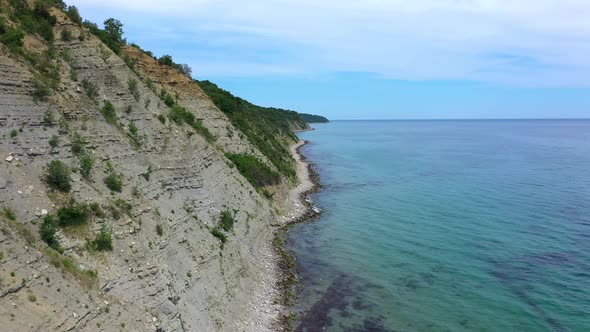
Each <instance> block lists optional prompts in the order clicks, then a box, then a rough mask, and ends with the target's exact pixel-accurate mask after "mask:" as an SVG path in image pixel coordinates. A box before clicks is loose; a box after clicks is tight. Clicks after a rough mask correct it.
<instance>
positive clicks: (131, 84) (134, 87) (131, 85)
mask: <svg viewBox="0 0 590 332" xmlns="http://www.w3.org/2000/svg"><path fill="white" fill-rule="evenodd" d="M127 84H128V85H129V91H131V94H132V95H133V98H135V100H136V101H139V87H138V86H137V80H135V79H133V78H129V80H128V81H127Z"/></svg>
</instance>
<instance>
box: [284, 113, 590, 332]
mask: <svg viewBox="0 0 590 332" xmlns="http://www.w3.org/2000/svg"><path fill="white" fill-rule="evenodd" d="M315 127H317V130H315V131H311V132H305V133H299V134H298V135H299V137H300V138H302V139H306V140H309V141H310V143H309V144H308V145H306V146H305V147H303V148H302V150H301V151H302V153H303V154H304V155H305V156H306V157H307V159H308V160H309V161H310V162H312V163H315V164H316V165H317V171H318V172H319V174H320V178H321V181H322V184H323V185H324V188H323V189H322V191H320V192H319V193H317V194H315V195H313V199H314V201H315V203H316V204H317V205H318V206H319V207H320V208H322V210H323V214H322V216H321V217H320V218H319V219H317V220H316V221H315V222H313V223H305V224H299V225H295V226H293V227H292V228H291V229H290V231H289V232H288V234H287V236H286V246H287V248H288V249H289V250H290V251H291V252H292V253H293V254H294V256H295V258H296V260H297V263H298V274H299V277H300V278H301V283H300V286H299V294H298V295H299V300H298V302H297V303H296V305H295V307H294V308H293V309H294V310H295V311H296V312H298V313H299V314H300V319H299V321H297V322H296V324H295V328H296V330H297V331H322V330H324V329H325V330H327V331H589V330H590V121H584V120H514V121H508V120H504V121H336V122H332V123H330V124H326V125H316V126H315Z"/></svg>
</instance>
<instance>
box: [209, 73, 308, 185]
mask: <svg viewBox="0 0 590 332" xmlns="http://www.w3.org/2000/svg"><path fill="white" fill-rule="evenodd" d="M197 83H198V84H199V86H200V87H201V88H202V89H203V90H204V91H205V93H207V95H208V96H209V97H210V98H211V100H212V101H213V102H214V103H215V105H216V106H217V107H219V109H220V110H221V111H223V112H224V113H225V114H226V115H227V116H228V117H229V118H230V120H231V121H232V123H233V124H234V126H236V127H237V128H238V129H240V130H241V131H242V132H243V133H244V134H245V135H246V137H247V138H248V140H249V141H250V142H251V143H252V144H253V145H255V146H256V147H257V148H258V149H259V150H260V152H262V153H263V154H264V155H265V156H266V157H267V158H268V159H269V160H270V161H271V163H272V164H273V165H274V166H275V167H276V168H277V169H278V170H279V172H280V173H281V174H284V175H286V176H287V177H289V178H295V176H296V174H295V167H294V161H293V158H292V156H291V153H290V151H289V149H288V146H289V145H290V144H291V143H293V142H295V141H296V140H297V137H296V136H295V135H294V134H293V132H292V131H291V128H292V126H293V125H296V126H297V127H301V128H304V127H305V126H306V123H305V121H304V120H303V119H302V118H301V116H300V115H299V114H298V113H297V112H294V111H287V110H283V109H277V108H267V107H260V106H256V105H254V104H252V103H250V102H248V101H246V100H244V99H241V98H238V97H235V96H234V95H232V94H231V93H229V92H228V91H225V90H223V89H221V88H219V87H218V86H217V85H215V84H213V83H211V82H209V81H197Z"/></svg>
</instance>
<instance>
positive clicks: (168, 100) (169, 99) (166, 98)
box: [160, 89, 176, 107]
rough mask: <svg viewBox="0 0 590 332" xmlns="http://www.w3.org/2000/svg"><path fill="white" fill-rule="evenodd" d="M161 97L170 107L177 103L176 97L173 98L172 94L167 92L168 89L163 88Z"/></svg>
mask: <svg viewBox="0 0 590 332" xmlns="http://www.w3.org/2000/svg"><path fill="white" fill-rule="evenodd" d="M160 99H162V101H164V104H166V106H168V107H172V106H174V105H175V104H176V101H174V98H172V96H171V95H169V94H167V93H166V91H164V89H162V91H161V92H160Z"/></svg>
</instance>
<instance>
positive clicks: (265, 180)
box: [225, 153, 281, 188]
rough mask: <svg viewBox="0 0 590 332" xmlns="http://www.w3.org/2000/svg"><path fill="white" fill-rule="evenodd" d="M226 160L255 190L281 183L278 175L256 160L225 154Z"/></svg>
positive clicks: (252, 157) (241, 155)
mask: <svg viewBox="0 0 590 332" xmlns="http://www.w3.org/2000/svg"><path fill="white" fill-rule="evenodd" d="M225 156H226V157H227V159H229V160H231V161H232V162H233V163H234V165H236V167H237V169H238V171H239V172H240V174H242V176H244V177H245V178H246V180H248V182H250V183H251V184H252V186H254V187H255V188H261V187H264V186H268V185H273V184H277V183H279V182H280V181H281V177H280V176H279V174H278V173H277V172H276V171H274V170H272V169H271V168H270V167H269V166H268V165H266V164H265V163H263V162H262V161H260V160H259V159H258V158H256V157H254V156H251V155H247V154H237V153H226V154H225Z"/></svg>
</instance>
